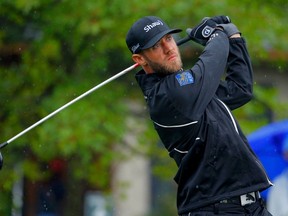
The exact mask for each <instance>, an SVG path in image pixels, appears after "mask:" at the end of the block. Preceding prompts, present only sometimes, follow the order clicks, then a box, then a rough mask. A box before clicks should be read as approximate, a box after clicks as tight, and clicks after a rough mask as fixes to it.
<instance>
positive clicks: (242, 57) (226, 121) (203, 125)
mask: <svg viewBox="0 0 288 216" xmlns="http://www.w3.org/2000/svg"><path fill="white" fill-rule="evenodd" d="M225 70H226V75H225V80H221V77H223V75H224V72H225ZM136 80H137V81H138V84H139V85H140V87H141V89H142V91H143V93H144V96H145V99H146V102H147V104H148V107H149V112H150V117H151V119H152V121H153V122H154V126H155V129H156V130H157V132H158V134H159V137H160V138H161V140H162V142H163V144H164V145H165V147H166V148H167V150H168V152H169V155H170V156H171V157H172V158H174V160H175V161H176V163H177V165H178V168H179V169H178V172H177V174H176V176H175V181H176V182H177V184H178V192H177V207H178V213H179V214H183V213H187V212H189V211H191V210H193V209H196V208H199V207H202V206H205V205H208V204H212V203H215V202H217V201H220V200H223V199H226V198H229V197H232V196H238V195H242V194H245V193H248V192H252V191H258V190H259V191H261V190H264V189H266V188H268V187H269V186H270V185H271V183H270V181H269V179H268V177H267V175H266V173H265V171H264V169H263V167H262V165H261V163H260V162H259V160H258V159H257V157H256V156H255V154H254V153H253V151H252V150H251V148H250V146H249V144H248V142H247V139H246V137H245V136H244V134H243V133H242V131H241V129H240V127H239V125H238V123H237V121H236V120H235V119H234V117H233V115H232V113H231V112H230V110H233V109H236V108H238V107H240V106H242V105H243V104H245V103H247V102H248V101H249V100H250V99H251V97H252V84H253V79H252V67H251V62H250V58H249V55H248V52H247V49H246V44H245V41H244V39H243V38H234V39H228V38H227V36H226V34H224V33H223V32H222V31H216V37H214V38H213V39H212V40H210V41H209V42H208V43H207V45H206V47H205V49H204V51H203V53H202V54H201V56H200V57H199V60H198V61H197V63H196V64H195V65H194V66H193V67H192V68H191V69H189V70H185V71H179V72H176V73H174V74H171V75H160V74H157V73H153V74H145V73H144V71H143V70H142V71H140V72H138V73H137V74H136Z"/></svg>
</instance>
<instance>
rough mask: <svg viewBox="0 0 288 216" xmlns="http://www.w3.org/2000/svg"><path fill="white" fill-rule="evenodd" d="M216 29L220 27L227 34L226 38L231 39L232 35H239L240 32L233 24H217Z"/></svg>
mask: <svg viewBox="0 0 288 216" xmlns="http://www.w3.org/2000/svg"><path fill="white" fill-rule="evenodd" d="M217 26H218V27H221V28H222V29H223V30H224V32H225V33H226V34H227V36H228V37H231V36H232V35H234V34H238V33H239V34H241V32H240V31H239V30H238V28H237V26H235V25H234V24H233V23H228V24H217Z"/></svg>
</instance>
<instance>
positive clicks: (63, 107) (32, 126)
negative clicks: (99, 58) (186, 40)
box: [0, 63, 139, 149]
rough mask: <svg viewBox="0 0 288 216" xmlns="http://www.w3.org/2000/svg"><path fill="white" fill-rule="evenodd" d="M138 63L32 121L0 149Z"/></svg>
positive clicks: (132, 67)
mask: <svg viewBox="0 0 288 216" xmlns="http://www.w3.org/2000/svg"><path fill="white" fill-rule="evenodd" d="M138 66H139V64H137V63H136V64H134V65H132V66H130V67H128V68H127V69H125V70H123V71H121V72H119V73H118V74H116V75H114V76H112V77H110V78H109V79H107V80H105V81H104V82H102V83H100V84H98V85H97V86H95V87H94V88H92V89H90V90H88V91H86V92H85V93H83V94H81V95H80V96H78V97H76V98H75V99H73V100H72V101H70V102H68V103H66V104H65V105H63V106H61V107H60V108H58V109H57V110H55V111H54V112H52V113H50V114H49V115H47V116H46V117H44V118H42V119H40V120H39V121H37V122H36V123H34V124H33V125H31V126H30V127H28V128H27V129H25V130H23V131H22V132H20V133H18V134H17V135H16V136H14V137H12V138H11V139H9V140H8V141H6V142H5V143H2V144H0V149H1V148H3V147H4V146H6V145H8V144H9V143H11V142H12V141H14V140H15V139H17V138H19V137H20V136H22V135H24V134H25V133H27V132H28V131H30V130H32V129H33V128H35V127H36V126H38V125H40V124H41V123H43V122H45V121H46V120H48V119H50V118H51V117H53V116H54V115H56V114H57V113H59V112H61V111H62V110H64V109H66V108H67V107H69V106H70V105H72V104H74V103H75V102H77V101H79V100H81V99H82V98H84V97H86V96H87V95H89V94H91V93H92V92H94V91H95V90H97V89H99V88H100V87H102V86H104V85H106V84H107V83H109V82H111V81H113V80H115V79H117V78H118V77H120V76H122V75H124V74H126V73H127V72H129V71H131V70H133V69H134V68H136V67H138Z"/></svg>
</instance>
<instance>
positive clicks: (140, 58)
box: [132, 54, 147, 66]
mask: <svg viewBox="0 0 288 216" xmlns="http://www.w3.org/2000/svg"><path fill="white" fill-rule="evenodd" d="M132 59H133V61H134V62H136V63H138V64H139V65H141V66H145V65H147V62H146V61H145V59H144V58H143V56H142V55H140V54H133V55H132Z"/></svg>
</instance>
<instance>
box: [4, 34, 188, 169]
mask: <svg viewBox="0 0 288 216" xmlns="http://www.w3.org/2000/svg"><path fill="white" fill-rule="evenodd" d="M189 31H190V30H187V33H189ZM189 40H191V38H190V37H189V36H187V37H185V38H183V39H180V40H179V41H177V45H178V46H180V45H182V44H184V43H186V42H187V41H189ZM138 66H139V64H138V63H136V64H134V65H132V66H130V67H128V68H126V69H125V70H123V71H121V72H119V73H118V74H116V75H114V76H112V77H110V78H109V79H107V80H105V81H104V82H102V83H100V84H98V85H97V86H95V87H93V88H92V89H90V90H88V91H86V92H85V93H83V94H81V95H80V96H78V97H76V98H75V99H73V100H72V101H70V102H68V103H66V104H65V105H63V106H62V107H60V108H58V109H57V110H55V111H54V112H52V113H50V114H49V115H47V116H46V117H44V118H42V119H40V120H39V121H37V122H36V123H34V124H33V125H31V126H30V127H28V128H26V129H25V130H23V131H22V132H20V133H18V134H17V135H15V136H14V137H12V138H11V139H9V140H7V141H6V142H4V143H1V144H0V149H1V148H4V147H5V146H6V145H8V144H9V143H11V142H13V141H14V140H16V139H17V138H19V137H20V136H22V135H24V134H25V133H27V132H28V131H30V130H32V129H33V128H35V127H36V126H38V125H40V124H41V123H43V122H44V121H46V120H48V119H50V118H51V117H53V116H54V115H56V114H57V113H59V112H61V111H62V110H64V109H65V108H67V107H68V106H70V105H72V104H74V103H75V102H77V101H79V100H80V99H82V98H84V97H86V96H87V95H89V94H91V93H92V92H94V91H95V90H97V89H99V88H100V87H102V86H104V85H106V84H107V83H109V82H111V81H113V80H115V79H117V78H118V77H120V76H122V75H124V74H126V73H127V72H129V71H131V70H133V69H135V68H136V67H138ZM2 166H3V157H2V154H1V152H0V170H1V168H2Z"/></svg>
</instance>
